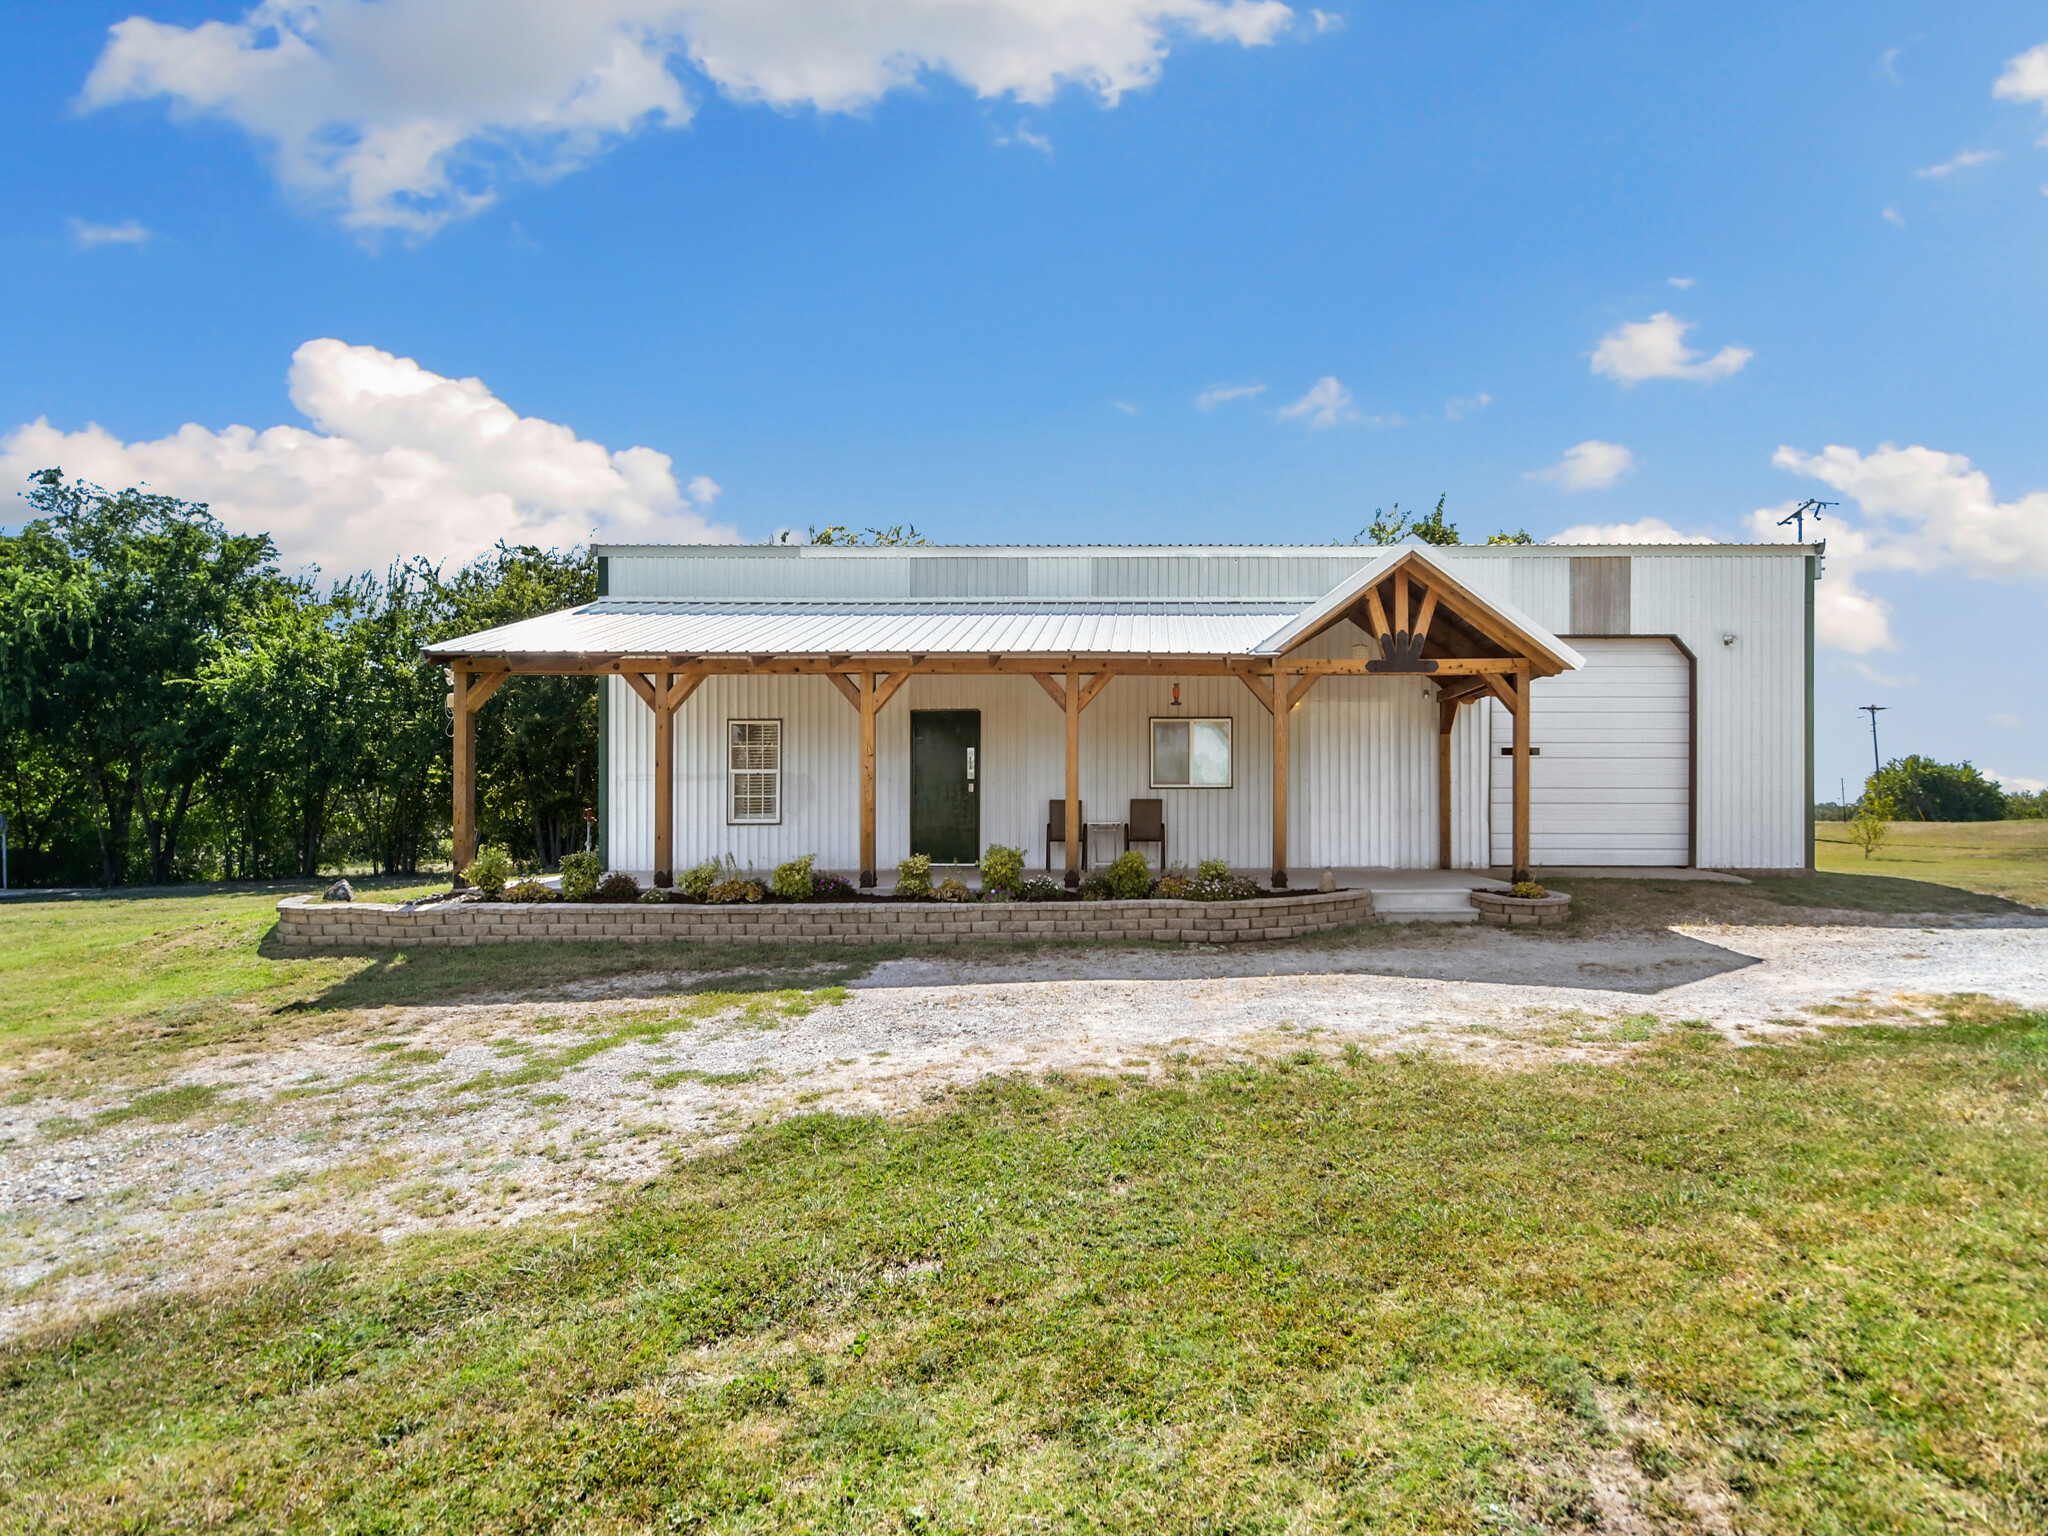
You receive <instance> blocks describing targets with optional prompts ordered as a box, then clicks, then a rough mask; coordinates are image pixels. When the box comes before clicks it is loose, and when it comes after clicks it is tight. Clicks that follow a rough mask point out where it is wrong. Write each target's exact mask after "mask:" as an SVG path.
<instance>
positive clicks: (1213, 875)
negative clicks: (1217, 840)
mask: <svg viewBox="0 0 2048 1536" xmlns="http://www.w3.org/2000/svg"><path fill="white" fill-rule="evenodd" d="M1195 878H1196V879H1197V880H1228V879H1229V878H1230V866H1229V865H1228V864H1227V863H1225V862H1224V861H1223V860H1222V859H1204V860H1202V862H1201V863H1199V864H1197V865H1196V866H1195Z"/></svg>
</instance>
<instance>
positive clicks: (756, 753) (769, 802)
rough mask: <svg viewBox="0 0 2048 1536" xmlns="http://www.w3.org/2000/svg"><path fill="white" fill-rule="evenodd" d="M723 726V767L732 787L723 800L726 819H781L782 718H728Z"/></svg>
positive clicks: (776, 820) (755, 820)
mask: <svg viewBox="0 0 2048 1536" xmlns="http://www.w3.org/2000/svg"><path fill="white" fill-rule="evenodd" d="M726 729H727V733H728V741H729V745H728V747H727V761H726V769H727V779H728V783H729V786H730V789H731V794H730V796H729V798H728V799H727V801H726V820H727V821H730V822H778V821H780V820H782V722H781V721H780V720H733V721H729V722H727V727H726Z"/></svg>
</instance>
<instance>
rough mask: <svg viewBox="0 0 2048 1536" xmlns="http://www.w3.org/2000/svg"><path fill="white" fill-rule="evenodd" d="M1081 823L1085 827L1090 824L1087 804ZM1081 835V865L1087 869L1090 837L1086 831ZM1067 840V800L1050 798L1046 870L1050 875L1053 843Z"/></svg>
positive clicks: (1082, 813) (1046, 808)
mask: <svg viewBox="0 0 2048 1536" xmlns="http://www.w3.org/2000/svg"><path fill="white" fill-rule="evenodd" d="M1081 825H1082V827H1083V828H1085V827H1086V826H1087V825H1088V810H1087V807H1085V806H1083V807H1082V809H1081ZM1079 835H1080V837H1081V867H1082V868H1083V869H1086V868H1087V867H1088V838H1087V835H1086V833H1085V832H1083V833H1081V834H1079ZM1066 840H1067V802H1066V801H1065V800H1064V799H1061V800H1048V801H1046V803H1045V872H1046V873H1047V874H1048V875H1049V874H1051V873H1052V845H1053V844H1054V843H1064V842H1066Z"/></svg>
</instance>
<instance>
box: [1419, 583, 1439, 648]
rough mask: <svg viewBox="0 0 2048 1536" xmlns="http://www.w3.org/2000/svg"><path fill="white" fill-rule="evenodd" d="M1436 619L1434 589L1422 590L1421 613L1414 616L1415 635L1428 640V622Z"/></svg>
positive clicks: (1426, 588)
mask: <svg viewBox="0 0 2048 1536" xmlns="http://www.w3.org/2000/svg"><path fill="white" fill-rule="evenodd" d="M1435 617H1436V588H1435V587H1424V588H1423V589H1422V611H1421V612H1420V613H1418V614H1417V615H1416V616H1415V633H1416V634H1417V635H1419V636H1421V637H1422V638H1423V639H1425V640H1426V639H1428V638H1429V626H1430V621H1431V620H1433V619H1435Z"/></svg>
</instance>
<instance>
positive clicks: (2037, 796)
mask: <svg viewBox="0 0 2048 1536" xmlns="http://www.w3.org/2000/svg"><path fill="white" fill-rule="evenodd" d="M2005 814H2006V815H2007V816H2009V817H2010V818H2012V819H2013V820H2014V821H2048V789H2037V790H2035V791H2033V792H2032V793H2031V794H2029V793H2027V792H2026V791H2025V790H2009V791H2007V793H2006V797H2005Z"/></svg>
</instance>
